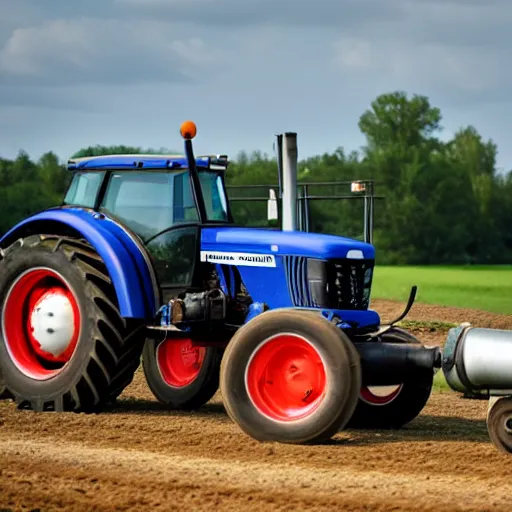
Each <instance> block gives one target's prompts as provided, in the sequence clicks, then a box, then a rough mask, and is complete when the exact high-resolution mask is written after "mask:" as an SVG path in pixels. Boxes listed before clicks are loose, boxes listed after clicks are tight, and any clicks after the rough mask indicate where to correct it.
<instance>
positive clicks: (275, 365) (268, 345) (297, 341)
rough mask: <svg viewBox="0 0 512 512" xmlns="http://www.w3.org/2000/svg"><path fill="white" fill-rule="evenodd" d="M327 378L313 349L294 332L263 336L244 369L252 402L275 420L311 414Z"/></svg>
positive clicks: (287, 419) (319, 400) (320, 398)
mask: <svg viewBox="0 0 512 512" xmlns="http://www.w3.org/2000/svg"><path fill="white" fill-rule="evenodd" d="M326 380H327V379H326V374H325V368H324V365H323V362H322V359H321V357H320V355H319V354H318V352H317V351H316V349H315V348H314V347H313V346H312V345H311V344H310V343H309V342H308V341H307V340H305V339H304V338H302V337H300V336H297V335H295V334H280V335H277V336H274V337H272V338H270V339H268V340H266V341H265V342H264V343H263V344H262V345H261V346H260V347H258V348H257V349H256V350H255V352H254V354H253V355H252V357H251V360H250V362H249V364H248V366H247V372H246V388H247V392H248V394H249V397H250V398H251V401H252V402H253V404H254V406H255V407H256V408H258V409H259V410H260V411H261V412H262V413H263V414H265V415H266V416H268V417H269V418H271V419H273V420H277V421H293V420H298V419H300V418H304V417H306V416H309V415H310V414H312V413H313V411H315V410H316V409H317V408H318V407H319V405H320V403H321V402H322V399H323V397H324V395H325V391H326Z"/></svg>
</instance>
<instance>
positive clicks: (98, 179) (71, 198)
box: [64, 171, 105, 208]
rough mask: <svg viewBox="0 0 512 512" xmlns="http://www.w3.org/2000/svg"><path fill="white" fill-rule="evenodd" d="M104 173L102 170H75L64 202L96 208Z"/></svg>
mask: <svg viewBox="0 0 512 512" xmlns="http://www.w3.org/2000/svg"><path fill="white" fill-rule="evenodd" d="M104 175H105V173H104V172H100V171H93V172H81V171H77V172H75V173H74V174H73V179H72V180H71V184H70V186H69V188H68V191H67V193H66V196H65V197H64V204H66V205H74V206H84V207H86V208H94V205H95V203H96V196H97V195H98V191H99V189H100V187H101V184H102V182H103V177H104Z"/></svg>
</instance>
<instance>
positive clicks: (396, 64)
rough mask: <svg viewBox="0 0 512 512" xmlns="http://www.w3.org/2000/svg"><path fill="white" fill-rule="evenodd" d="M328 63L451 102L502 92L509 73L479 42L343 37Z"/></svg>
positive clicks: (510, 83)
mask: <svg viewBox="0 0 512 512" xmlns="http://www.w3.org/2000/svg"><path fill="white" fill-rule="evenodd" d="M333 61H334V64H335V65H336V66H337V67H338V69H339V70H340V71H342V72H343V73H344V74H346V73H347V72H349V73H352V74H353V77H354V79H357V77H359V78H362V77H368V76H369V75H371V76H373V77H374V79H375V80H377V81H378V82H379V83H380V84H383V85H384V84H389V86H387V85H386V86H384V87H395V88H400V89H403V90H410V91H415V92H420V93H432V94H436V95H437V96H439V97H443V98H447V99H451V100H452V101H456V102H458V101H475V100H477V99H478V98H480V99H482V100H484V101H487V100H488V99H490V97H492V96H495V95H499V96H500V98H501V99H502V98H503V94H504V93H507V94H508V91H509V90H510V88H511V87H512V72H511V70H509V69H507V68H504V63H505V62H506V61H507V56H506V54H505V53H504V52H502V51H500V50H497V49H491V48H486V47H482V46H476V45H475V46H461V45H446V44H440V43H414V42H412V41H407V40H405V39H402V40H395V41H387V40H384V41H379V40H371V39H365V38H360V39H357V38H342V39H340V40H338V41H336V42H335V43H334V44H333Z"/></svg>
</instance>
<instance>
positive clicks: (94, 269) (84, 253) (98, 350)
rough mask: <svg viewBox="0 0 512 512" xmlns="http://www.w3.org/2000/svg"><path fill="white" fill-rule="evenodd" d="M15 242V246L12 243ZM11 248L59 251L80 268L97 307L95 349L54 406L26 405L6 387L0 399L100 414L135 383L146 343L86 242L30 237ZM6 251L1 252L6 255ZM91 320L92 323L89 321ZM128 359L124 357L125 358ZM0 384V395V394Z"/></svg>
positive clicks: (37, 408)
mask: <svg viewBox="0 0 512 512" xmlns="http://www.w3.org/2000/svg"><path fill="white" fill-rule="evenodd" d="M15 244H19V242H15ZM15 244H13V246H11V247H12V251H13V254H15V253H16V252H17V251H18V250H22V249H23V250H30V249H31V248H38V249H46V250H48V251H51V252H61V253H63V254H64V255H65V256H66V258H67V259H68V261H69V262H70V263H71V264H72V265H74V266H75V268H76V269H78V270H79V272H80V274H81V276H82V279H83V286H84V288H85V290H86V293H87V295H88V296H89V297H91V298H92V299H93V303H94V308H95V318H94V320H95V322H96V325H95V326H94V331H93V332H94V349H93V350H92V351H91V354H90V360H89V362H88V364H87V366H86V369H85V370H84V372H83V374H82V376H81V378H80V379H79V381H78V382H77V383H76V384H75V385H74V386H73V387H72V388H71V389H69V390H68V391H67V392H65V393H64V394H63V395H62V396H58V397H56V398H54V399H53V404H52V403H42V401H41V400H39V399H33V400H31V401H30V402H29V401H27V400H26V399H24V398H23V397H21V396H16V394H14V393H11V391H10V390H9V389H8V387H7V388H6V390H5V391H4V395H10V396H12V397H13V398H14V400H15V402H16V403H17V404H18V407H19V408H22V409H32V410H35V411H43V410H53V411H56V412H61V411H67V410H71V411H75V412H98V411H100V410H101V409H102V408H103V407H104V405H105V403H107V402H108V401H109V400H112V399H115V398H116V397H117V396H119V394H121V393H122V391H123V390H124V388H125V387H126V386H127V385H128V384H129V383H130V382H131V380H132V379H133V373H134V372H135V371H136V369H137V367H138V365H139V363H140V354H141V352H142V346H143V343H144V336H143V335H141V334H140V333H142V332H143V331H139V330H138V327H139V326H137V327H135V329H134V327H133V326H132V325H130V324H129V322H128V321H127V320H126V319H124V318H123V317H122V316H121V313H120V311H119V308H118V306H117V298H116V294H115V290H114V287H113V284H112V281H111V279H110V277H109V275H108V272H107V268H106V266H105V264H104V262H103V261H102V259H101V258H100V256H99V255H98V254H97V253H96V251H95V250H94V249H93V247H92V246H91V245H90V244H88V243H87V242H86V241H85V240H78V239H73V238H68V237H60V236H54V235H33V236H30V237H28V238H26V239H24V240H23V244H22V245H18V247H14V245H15ZM9 253H10V249H9V248H8V249H7V250H6V251H5V254H7V255H8V254H9ZM89 320H91V319H89ZM101 322H103V323H104V324H105V325H107V326H108V330H109V331H110V332H109V336H108V338H107V337H106V336H105V334H104V330H102V329H101V328H100V323H101ZM126 356H128V357H126ZM1 384H2V383H1V380H0V391H1Z"/></svg>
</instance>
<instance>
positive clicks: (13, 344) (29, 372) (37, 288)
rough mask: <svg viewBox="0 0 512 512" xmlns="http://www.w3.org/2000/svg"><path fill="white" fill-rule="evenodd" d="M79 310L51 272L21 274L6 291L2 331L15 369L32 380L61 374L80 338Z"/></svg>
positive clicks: (63, 283)
mask: <svg viewBox="0 0 512 512" xmlns="http://www.w3.org/2000/svg"><path fill="white" fill-rule="evenodd" d="M80 321H81V319H80V310H79V307H78V302H77V300H76V297H75V295H74V293H73V292H72V290H71V287H70V286H69V285H68V283H67V282H66V281H65V279H64V278H63V277H62V276H61V275H59V274H58V273H57V272H55V271H54V270H50V269H46V268H35V269H31V270H28V271H26V272H24V273H23V274H21V275H20V276H19V277H18V278H17V279H16V281H15V282H14V283H13V284H12V286H11V288H10V289H9V291H8V292H7V295H6V298H5V301H4V308H3V315H2V329H3V336H4V341H5V344H6V347H7V350H8V352H9V355H10V357H11V360H12V361H13V363H14V364H15V365H16V367H17V368H18V370H19V371H20V372H22V373H23V374H25V375H26V376H28V377H31V378H33V379H36V380H46V379H48V378H51V377H53V376H55V375H57V374H58V373H60V372H61V371H62V369H63V368H64V366H65V365H66V364H67V363H68V362H69V361H70V360H71V358H72V356H73V354H74V352H75V349H76V346H77V344H78V339H79V335H80Z"/></svg>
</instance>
